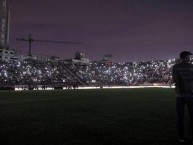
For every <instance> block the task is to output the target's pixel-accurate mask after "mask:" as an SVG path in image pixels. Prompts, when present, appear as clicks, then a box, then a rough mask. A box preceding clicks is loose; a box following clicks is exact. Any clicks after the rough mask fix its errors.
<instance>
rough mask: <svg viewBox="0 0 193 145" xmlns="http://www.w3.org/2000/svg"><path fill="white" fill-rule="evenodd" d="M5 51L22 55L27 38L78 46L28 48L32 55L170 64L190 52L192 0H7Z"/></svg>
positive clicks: (40, 44) (192, 16)
mask: <svg viewBox="0 0 193 145" xmlns="http://www.w3.org/2000/svg"><path fill="white" fill-rule="evenodd" d="M11 3H12V4H11V25H10V47H11V48H13V49H16V50H19V51H25V52H27V51H28V43H27V42H22V41H16V38H27V37H28V34H29V33H30V34H31V35H32V37H33V38H34V39H41V40H56V41H74V42H83V43H84V44H83V45H71V44H55V43H40V42H33V44H32V53H38V54H44V55H56V56H60V57H61V58H62V59H67V58H71V57H74V53H75V52H76V51H79V52H83V53H85V55H86V57H87V58H89V59H90V60H91V61H92V60H101V59H102V58H103V56H104V55H105V54H112V56H113V61H114V62H130V61H142V60H145V61H148V60H160V59H169V58H176V57H178V54H179V52H180V51H182V50H189V51H193V0H14V1H13V0H12V2H11Z"/></svg>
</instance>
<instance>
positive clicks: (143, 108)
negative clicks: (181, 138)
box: [0, 88, 177, 145]
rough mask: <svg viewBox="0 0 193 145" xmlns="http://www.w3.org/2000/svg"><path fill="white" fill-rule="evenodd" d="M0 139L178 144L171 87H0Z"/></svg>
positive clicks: (37, 143)
mask: <svg viewBox="0 0 193 145" xmlns="http://www.w3.org/2000/svg"><path fill="white" fill-rule="evenodd" d="M0 144H1V145H4V144H6V145H171V144H177V131H176V112H175V93H174V89H160V88H149V89H147V88H146V89H98V90H63V91H62V90H55V91H21V92H15V91H1V92H0Z"/></svg>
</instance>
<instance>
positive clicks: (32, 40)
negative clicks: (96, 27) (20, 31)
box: [16, 34, 83, 56]
mask: <svg viewBox="0 0 193 145" xmlns="http://www.w3.org/2000/svg"><path fill="white" fill-rule="evenodd" d="M16 40H18V41H27V42H28V43H29V51H28V55H29V56H32V53H31V45H32V42H48V43H66V44H83V43H82V42H64V41H52V40H37V39H33V38H32V37H31V35H30V34H29V37H28V38H27V39H25V38H17V39H16Z"/></svg>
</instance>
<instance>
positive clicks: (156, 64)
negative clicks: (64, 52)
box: [0, 59, 193, 89]
mask: <svg viewBox="0 0 193 145" xmlns="http://www.w3.org/2000/svg"><path fill="white" fill-rule="evenodd" d="M192 62H193V61H192V60H191V63H192ZM175 63H176V60H175V59H172V60H159V61H149V62H145V61H142V62H129V63H111V64H109V63H108V64H105V63H96V62H95V63H94V62H93V63H89V64H85V65H81V64H72V63H70V64H65V63H63V62H60V61H55V62H54V61H45V60H36V59H25V60H24V61H10V62H5V61H0V89H12V88H13V87H15V86H24V88H28V89H34V88H39V87H42V88H43V89H45V88H47V87H50V88H56V89H57V88H63V87H66V88H72V87H74V88H75V87H77V86H78V85H81V86H115V85H116V86H134V85H149V84H158V85H171V68H172V66H173V65H174V64H175Z"/></svg>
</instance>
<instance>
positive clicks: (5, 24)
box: [0, 0, 11, 49]
mask: <svg viewBox="0 0 193 145" xmlns="http://www.w3.org/2000/svg"><path fill="white" fill-rule="evenodd" d="M10 2H11V0H0V49H9V25H10V24H9V23H10Z"/></svg>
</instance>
